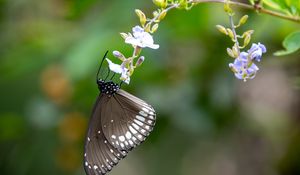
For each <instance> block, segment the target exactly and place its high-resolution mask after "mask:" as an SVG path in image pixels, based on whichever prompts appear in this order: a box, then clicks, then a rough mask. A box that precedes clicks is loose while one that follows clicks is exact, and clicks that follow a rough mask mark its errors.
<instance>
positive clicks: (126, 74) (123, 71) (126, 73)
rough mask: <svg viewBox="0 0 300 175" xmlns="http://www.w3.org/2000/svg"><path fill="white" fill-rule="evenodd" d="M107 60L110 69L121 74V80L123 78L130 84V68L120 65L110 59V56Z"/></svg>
mask: <svg viewBox="0 0 300 175" xmlns="http://www.w3.org/2000/svg"><path fill="white" fill-rule="evenodd" d="M106 61H107V62H108V66H109V69H110V70H111V71H113V72H115V73H117V74H121V78H120V79H121V80H123V81H124V82H125V83H127V84H129V82H130V76H129V71H128V69H127V68H126V67H125V66H124V65H123V64H121V65H118V64H115V63H113V62H112V61H110V60H109V59H108V58H106Z"/></svg>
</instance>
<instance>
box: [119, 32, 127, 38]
mask: <svg viewBox="0 0 300 175" xmlns="http://www.w3.org/2000/svg"><path fill="white" fill-rule="evenodd" d="M120 35H121V37H122V38H123V39H126V38H127V37H128V34H127V33H120Z"/></svg>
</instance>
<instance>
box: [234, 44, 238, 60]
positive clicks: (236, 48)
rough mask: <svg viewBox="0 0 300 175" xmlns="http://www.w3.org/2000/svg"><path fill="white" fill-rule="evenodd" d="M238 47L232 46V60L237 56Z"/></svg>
mask: <svg viewBox="0 0 300 175" xmlns="http://www.w3.org/2000/svg"><path fill="white" fill-rule="evenodd" d="M238 47H239V46H238V45H236V44H234V46H233V47H232V53H233V58H237V57H238V56H239V48H238Z"/></svg>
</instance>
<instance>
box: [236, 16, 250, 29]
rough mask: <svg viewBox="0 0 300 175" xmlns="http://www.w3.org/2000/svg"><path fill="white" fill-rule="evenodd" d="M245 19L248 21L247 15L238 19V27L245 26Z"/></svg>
mask: <svg viewBox="0 0 300 175" xmlns="http://www.w3.org/2000/svg"><path fill="white" fill-rule="evenodd" d="M247 19H248V15H244V16H243V17H242V18H241V19H240V21H239V24H238V26H241V25H243V24H245V23H246V22H247Z"/></svg>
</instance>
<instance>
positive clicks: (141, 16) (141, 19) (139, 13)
mask: <svg viewBox="0 0 300 175" xmlns="http://www.w3.org/2000/svg"><path fill="white" fill-rule="evenodd" d="M135 13H136V15H137V16H138V17H139V19H140V23H141V25H142V26H144V25H145V23H146V20H147V19H146V15H145V14H144V13H143V12H142V11H141V10H139V9H135Z"/></svg>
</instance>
